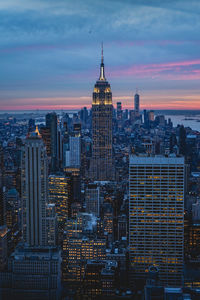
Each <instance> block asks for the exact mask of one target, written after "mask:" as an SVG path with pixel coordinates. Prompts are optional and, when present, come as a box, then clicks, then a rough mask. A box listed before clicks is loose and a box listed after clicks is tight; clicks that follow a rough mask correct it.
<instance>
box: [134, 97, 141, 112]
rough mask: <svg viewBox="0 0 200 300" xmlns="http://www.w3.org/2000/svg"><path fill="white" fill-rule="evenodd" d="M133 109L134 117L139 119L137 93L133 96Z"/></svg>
mask: <svg viewBox="0 0 200 300" xmlns="http://www.w3.org/2000/svg"><path fill="white" fill-rule="evenodd" d="M134 109H135V116H136V117H139V115H140V96H139V94H138V93H137V92H136V94H135V96H134Z"/></svg>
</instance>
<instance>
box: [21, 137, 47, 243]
mask: <svg viewBox="0 0 200 300" xmlns="http://www.w3.org/2000/svg"><path fill="white" fill-rule="evenodd" d="M21 174H22V175H21V184H22V187H21V188H22V216H23V217H22V223H23V239H24V242H25V243H26V244H27V245H29V246H31V247H33V246H45V245H46V243H47V241H46V203H47V197H48V196H47V191H48V190H47V189H48V174H47V156H46V149H45V146H44V143H43V140H42V138H41V136H40V134H39V133H38V132H33V133H31V134H30V135H29V137H28V138H27V139H26V141H25V145H24V148H23V150H22V173H21Z"/></svg>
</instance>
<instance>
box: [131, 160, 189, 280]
mask: <svg viewBox="0 0 200 300" xmlns="http://www.w3.org/2000/svg"><path fill="white" fill-rule="evenodd" d="M184 170H185V166H184V158H183V157H163V156H155V157H147V156H135V155H132V156H130V169H129V185H130V191H129V192H130V199H129V243H130V264H131V269H132V274H131V275H132V278H133V279H135V280H137V279H138V280H142V279H145V278H146V273H147V272H148V269H149V266H151V265H155V266H157V267H158V269H159V274H160V280H161V282H162V283H163V284H168V285H180V284H181V283H182V276H183V243H184V230H183V229H184V215H183V212H184Z"/></svg>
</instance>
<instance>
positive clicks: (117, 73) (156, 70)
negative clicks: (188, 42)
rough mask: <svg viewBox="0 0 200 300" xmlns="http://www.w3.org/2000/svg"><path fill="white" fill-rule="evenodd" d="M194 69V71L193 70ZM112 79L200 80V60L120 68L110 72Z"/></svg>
mask: <svg viewBox="0 0 200 300" xmlns="http://www.w3.org/2000/svg"><path fill="white" fill-rule="evenodd" d="M193 68H195V69H193ZM110 74H111V76H112V77H121V76H127V77H129V76H137V77H139V78H148V77H150V78H157V77H159V78H162V79H163V78H165V79H168V80H173V79H175V80H194V79H200V59H196V60H190V61H179V62H169V63H160V64H146V65H134V66H131V67H127V68H124V67H121V68H119V69H115V70H114V71H111V72H110Z"/></svg>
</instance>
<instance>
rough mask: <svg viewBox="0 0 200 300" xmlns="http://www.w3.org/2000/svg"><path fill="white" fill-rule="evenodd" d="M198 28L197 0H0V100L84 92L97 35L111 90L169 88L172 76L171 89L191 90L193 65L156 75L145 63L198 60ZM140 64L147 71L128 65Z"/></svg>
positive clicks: (91, 75) (94, 64) (93, 70)
mask: <svg viewBox="0 0 200 300" xmlns="http://www.w3.org/2000/svg"><path fill="white" fill-rule="evenodd" d="M199 32H200V2H199V1H190V2H188V1H185V0H179V1H178V0H177V1H176V0H173V1H172V0H171V1H169V0H168V1H156V0H155V1H144V0H141V1H140V0H134V1H133V0H125V1H121V0H107V1H106V0H102V1H94V0H93V1H92V0H84V1H82V0H79V1H78V0H73V1H71V0H70V1H69V0H68V1H66V0H65V1H64V0H63V1H60V0H54V1H53V0H51V1H50V0H43V1H38V0H28V1H27V0H21V1H20V0H18V1H17V0H7V1H4V3H0V37H1V39H0V65H1V71H0V101H1V99H3V100H4V101H5V99H9V101H14V100H12V99H15V98H16V99H17V98H19V97H26V99H27V98H31V97H33V96H34V97H36V96H38V97H43V96H44V95H45V96H46V97H49V96H51V95H52V94H53V95H57V96H58V97H59V96H63V95H66V96H68V95H74V96H84V95H87V96H88V95H90V93H91V89H92V86H93V83H94V80H95V79H96V78H97V77H98V71H99V70H98V66H99V60H100V43H101V41H102V40H103V41H104V45H105V64H106V74H107V77H108V79H109V80H110V82H111V83H112V87H113V92H114V93H115V95H117V94H118V93H119V94H124V95H127V94H129V93H130V92H131V91H132V90H134V88H135V86H140V87H141V89H143V90H146V91H147V90H160V89H166V88H167V89H170V84H171V86H172V89H174V83H173V81H174V79H175V80H177V88H178V90H179V91H180V90H182V91H183V92H184V90H185V87H186V86H187V89H189V86H190V83H191V87H192V90H194V89H196V90H197V91H198V89H199V85H198V78H199V79H200V75H198V74H199V72H198V71H199V64H194V65H192V66H191V65H190V66H189V67H188V66H187V65H186V66H182V67H181V68H179V67H177V66H176V68H174V67H171V68H170V69H167V71H165V72H163V71H162V76H160V77H159V74H157V73H155V69H156V70H157V69H158V68H153V69H150V68H148V65H152V64H157V65H158V67H159V66H160V65H161V64H167V63H174V62H175V63H176V62H184V61H195V60H198V59H199V58H200V57H199V53H200V40H199ZM144 65H147V67H144V69H143V70H146V68H147V69H148V70H151V72H152V73H151V72H149V73H148V74H147V73H145V72H144V73H143V74H142V73H141V74H140V76H138V72H130V71H129V70H130V69H133V67H134V68H137V66H138V69H139V70H142V67H141V66H144ZM117 70H123V72H122V73H121V77H120V76H114V75H116V72H117ZM194 74H195V75H194ZM112 75H113V77H111V76H112ZM157 75H158V76H157ZM183 75H184V76H183ZM198 76H199V77H198ZM155 81H156V82H157V84H155ZM166 81H167V82H168V83H167V84H166ZM186 82H187V83H186ZM11 91H12V93H11ZM14 92H15V93H14ZM12 95H15V96H12ZM3 100H2V101H3Z"/></svg>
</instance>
